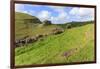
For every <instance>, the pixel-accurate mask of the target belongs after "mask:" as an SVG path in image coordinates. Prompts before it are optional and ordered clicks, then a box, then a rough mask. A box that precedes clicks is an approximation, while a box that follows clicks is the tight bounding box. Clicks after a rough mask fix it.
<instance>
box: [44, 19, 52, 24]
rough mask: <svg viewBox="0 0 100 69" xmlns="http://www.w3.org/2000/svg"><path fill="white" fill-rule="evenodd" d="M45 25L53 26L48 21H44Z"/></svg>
mask: <svg viewBox="0 0 100 69" xmlns="http://www.w3.org/2000/svg"><path fill="white" fill-rule="evenodd" d="M43 23H44V25H51V24H52V23H51V21H48V20H45V21H43Z"/></svg>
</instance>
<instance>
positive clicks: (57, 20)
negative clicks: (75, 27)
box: [51, 11, 69, 24]
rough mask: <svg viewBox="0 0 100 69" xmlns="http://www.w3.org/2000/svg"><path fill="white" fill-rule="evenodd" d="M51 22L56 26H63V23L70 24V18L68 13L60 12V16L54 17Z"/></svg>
mask: <svg viewBox="0 0 100 69" xmlns="http://www.w3.org/2000/svg"><path fill="white" fill-rule="evenodd" d="M51 21H52V23H55V24H63V23H66V22H69V16H68V14H67V12H65V11H63V12H60V13H59V15H58V16H56V17H53V16H52V17H51Z"/></svg>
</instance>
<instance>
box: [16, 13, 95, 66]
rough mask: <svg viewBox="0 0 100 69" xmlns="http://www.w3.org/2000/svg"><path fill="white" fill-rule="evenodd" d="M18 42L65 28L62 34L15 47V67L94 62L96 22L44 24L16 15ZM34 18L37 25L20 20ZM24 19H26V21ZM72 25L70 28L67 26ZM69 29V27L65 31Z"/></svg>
mask: <svg viewBox="0 0 100 69" xmlns="http://www.w3.org/2000/svg"><path fill="white" fill-rule="evenodd" d="M16 14H17V15H16V22H15V36H16V37H15V39H16V40H17V39H21V38H23V37H24V36H26V35H28V36H29V37H32V36H35V35H37V34H44V33H45V34H46V33H49V32H51V31H52V29H53V28H62V29H64V32H63V33H60V34H56V35H55V34H54V35H48V36H46V37H44V38H43V40H37V41H36V42H33V43H28V44H24V45H22V46H20V47H16V48H15V65H30V64H31V65H32V64H34V65H35V64H55V63H58V64H59V63H73V62H84V61H94V23H93V21H89V22H82V23H83V24H82V23H80V22H79V23H78V22H76V23H68V24H67V23H66V24H64V25H63V24H62V25H56V24H50V25H43V24H42V23H41V22H40V21H39V20H38V19H36V18H35V17H32V16H29V15H27V14H22V13H16ZM19 17H20V19H21V18H23V17H27V18H26V19H28V18H29V19H30V18H32V19H33V18H35V20H37V21H38V23H33V24H32V23H28V24H25V22H23V20H22V21H20V20H18V18H19ZM24 19H25V18H24ZM70 24H71V27H70V26H68V25H70ZM66 27H67V28H66Z"/></svg>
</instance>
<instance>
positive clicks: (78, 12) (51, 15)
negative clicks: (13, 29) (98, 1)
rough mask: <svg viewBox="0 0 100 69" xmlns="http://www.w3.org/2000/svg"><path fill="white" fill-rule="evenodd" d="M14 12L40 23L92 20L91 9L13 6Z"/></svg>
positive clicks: (28, 5) (30, 5) (92, 10)
mask: <svg viewBox="0 0 100 69" xmlns="http://www.w3.org/2000/svg"><path fill="white" fill-rule="evenodd" d="M15 11H16V12H22V13H27V14H30V15H33V16H36V17H37V18H39V19H40V20H41V21H44V20H50V21H51V22H52V23H54V24H63V23H67V22H72V21H90V20H94V9H93V8H80V7H67V6H66V7H65V6H50V5H32V4H15Z"/></svg>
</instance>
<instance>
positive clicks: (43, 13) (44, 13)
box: [37, 10, 51, 21]
mask: <svg viewBox="0 0 100 69" xmlns="http://www.w3.org/2000/svg"><path fill="white" fill-rule="evenodd" d="M37 17H38V18H39V19H40V20H41V21H44V20H49V19H50V17H51V12H49V11H47V10H43V11H41V12H39V13H38V15H37Z"/></svg>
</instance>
